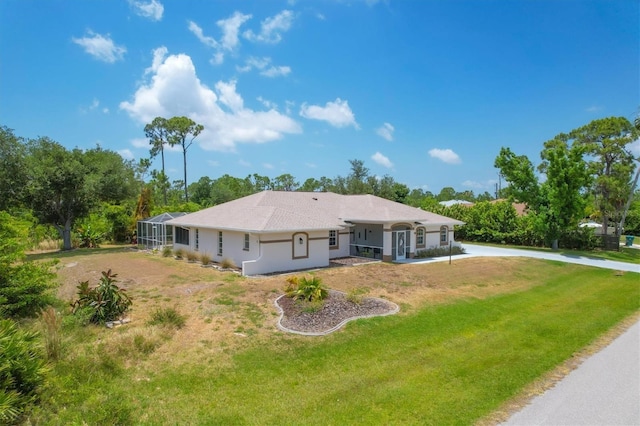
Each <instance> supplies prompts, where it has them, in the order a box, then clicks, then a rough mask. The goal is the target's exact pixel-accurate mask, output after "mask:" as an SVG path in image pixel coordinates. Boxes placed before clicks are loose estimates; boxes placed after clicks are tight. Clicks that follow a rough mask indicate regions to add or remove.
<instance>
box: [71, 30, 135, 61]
mask: <svg viewBox="0 0 640 426" xmlns="http://www.w3.org/2000/svg"><path fill="white" fill-rule="evenodd" d="M71 40H72V41H73V42H74V43H76V44H77V45H79V46H82V47H83V48H84V51H85V52H87V53H88V54H90V55H91V56H93V57H95V58H96V59H98V60H100V61H103V62H108V63H110V64H112V63H114V62H116V61H118V60H121V59H122V58H123V57H124V54H125V53H126V51H127V49H126V48H125V47H123V46H116V45H115V43H114V42H113V40H111V37H110V36H109V34H107V35H106V36H103V35H101V34H97V33H94V32H93V31H91V30H87V34H86V35H85V36H84V37H82V38H75V37H73V38H72V39H71Z"/></svg>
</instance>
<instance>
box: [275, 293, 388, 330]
mask: <svg viewBox="0 0 640 426" xmlns="http://www.w3.org/2000/svg"><path fill="white" fill-rule="evenodd" d="M275 304H276V307H277V308H278V309H279V310H280V312H281V317H280V320H279V321H278V326H279V327H280V328H281V329H282V330H284V331H288V332H292V333H297V334H307V335H324V334H328V333H331V332H333V331H335V330H337V329H339V328H340V327H342V326H343V325H344V324H346V323H347V322H348V321H350V320H353V319H356V318H365V317H373V316H383V315H391V314H394V313H396V312H398V311H399V308H398V305H396V304H395V303H392V302H389V301H388V300H384V299H378V298H375V297H364V298H363V299H362V301H361V302H360V303H353V302H350V301H349V300H347V297H346V294H345V293H342V292H339V291H335V290H329V296H328V297H327V298H326V299H325V301H324V305H323V307H322V308H321V309H320V310H318V311H315V312H304V311H303V307H302V304H301V303H300V302H297V301H295V300H293V299H292V298H289V297H286V296H281V297H279V298H278V299H276V301H275Z"/></svg>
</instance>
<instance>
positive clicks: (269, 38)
mask: <svg viewBox="0 0 640 426" xmlns="http://www.w3.org/2000/svg"><path fill="white" fill-rule="evenodd" d="M293 18H294V14H293V12H292V11H290V10H283V11H282V12H280V13H278V14H277V15H275V16H271V17H269V18H267V19H265V20H264V21H262V22H261V26H260V33H259V34H255V33H254V32H253V31H251V30H247V31H245V32H244V37H245V38H246V39H248V40H251V41H260V42H263V43H278V42H280V40H282V35H281V33H283V32H286V31H289V29H290V28H291V23H292V22H293Z"/></svg>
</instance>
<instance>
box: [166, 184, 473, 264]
mask: <svg viewBox="0 0 640 426" xmlns="http://www.w3.org/2000/svg"><path fill="white" fill-rule="evenodd" d="M167 223H168V224H170V225H173V227H174V247H175V248H183V249H187V250H194V251H200V252H205V253H207V254H209V255H210V256H211V257H212V259H213V260H214V261H217V262H220V261H222V260H223V259H229V260H232V261H233V262H234V263H235V264H236V265H237V266H239V267H242V274H243V275H257V274H265V273H271V272H284V271H295V270H302V269H309V268H317V267H325V266H329V262H330V259H334V258H339V257H345V256H362V257H371V258H374V259H380V260H383V261H387V262H390V261H394V260H401V259H406V258H411V257H413V256H414V255H415V253H416V252H417V251H419V250H423V249H427V248H431V247H440V246H448V245H449V244H450V243H451V244H453V245H459V243H456V242H454V241H453V227H454V225H462V224H463V222H461V221H459V220H455V219H451V218H448V217H445V216H440V215H437V214H434V213H430V212H427V211H424V210H421V209H418V208H414V207H409V206H407V205H404V204H400V203H397V202H394V201H389V200H386V199H384V198H380V197H376V196H373V195H339V194H334V193H332V192H293V191H263V192H259V193H257V194H253V195H249V196H247V197H244V198H240V199H237V200H233V201H229V202H227V203H224V204H220V205H217V206H214V207H210V208H208V209H204V210H201V211H198V212H195V213H190V214H187V215H185V216H182V217H179V218H176V219H172V220H170V221H169V222H167Z"/></svg>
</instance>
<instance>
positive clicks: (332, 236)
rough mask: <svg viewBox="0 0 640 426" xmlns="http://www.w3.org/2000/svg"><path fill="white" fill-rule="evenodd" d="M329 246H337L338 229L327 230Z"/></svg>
mask: <svg viewBox="0 0 640 426" xmlns="http://www.w3.org/2000/svg"><path fill="white" fill-rule="evenodd" d="M329 247H330V248H338V231H336V230H332V231H329Z"/></svg>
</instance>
